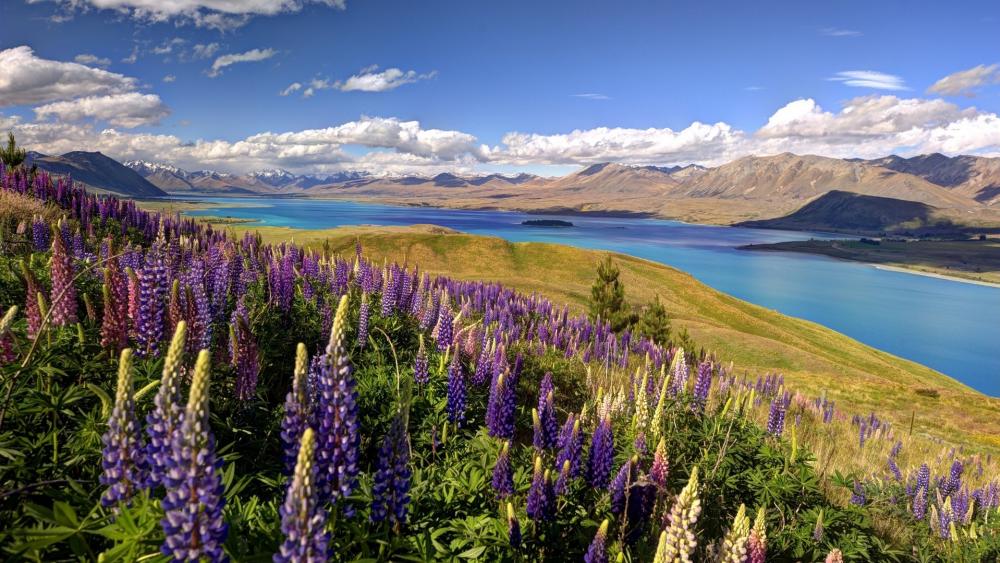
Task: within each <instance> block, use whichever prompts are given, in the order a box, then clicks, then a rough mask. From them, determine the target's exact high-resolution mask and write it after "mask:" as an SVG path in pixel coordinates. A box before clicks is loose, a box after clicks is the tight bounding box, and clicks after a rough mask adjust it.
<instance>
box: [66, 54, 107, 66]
mask: <svg viewBox="0 0 1000 563" xmlns="http://www.w3.org/2000/svg"><path fill="white" fill-rule="evenodd" d="M73 60H74V61H76V62H78V63H80V64H82V65H92V66H108V65H109V64H111V59H109V58H107V57H98V56H97V55H91V54H89V53H82V54H79V55H77V56H75V57H73Z"/></svg>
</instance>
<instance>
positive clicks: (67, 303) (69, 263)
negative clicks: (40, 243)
mask: <svg viewBox="0 0 1000 563" xmlns="http://www.w3.org/2000/svg"><path fill="white" fill-rule="evenodd" d="M50 272H51V276H52V293H51V296H50V298H49V302H50V303H51V304H52V305H51V307H52V313H51V319H52V324H53V325H54V326H66V325H70V324H73V323H75V322H76V321H77V315H76V310H77V304H76V288H75V287H74V286H73V276H74V273H73V259H72V258H70V256H69V255H68V254H67V253H66V246H65V244H64V243H63V239H62V237H61V236H54V237H52V264H51V266H50Z"/></svg>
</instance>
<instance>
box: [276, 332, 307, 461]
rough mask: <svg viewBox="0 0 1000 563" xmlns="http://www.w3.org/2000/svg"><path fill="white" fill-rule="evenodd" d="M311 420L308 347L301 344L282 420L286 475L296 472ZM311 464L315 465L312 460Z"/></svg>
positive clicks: (298, 348) (296, 354)
mask: <svg viewBox="0 0 1000 563" xmlns="http://www.w3.org/2000/svg"><path fill="white" fill-rule="evenodd" d="M311 419H312V401H311V399H310V393H309V354H308V352H307V351H306V345H305V344H302V343H301V342H300V343H299V345H298V347H297V348H296V350H295V371H294V374H293V377H292V388H291V390H289V391H288V394H287V395H286V396H285V416H284V417H283V418H282V419H281V443H282V445H283V446H284V453H285V474H286V475H291V474H292V472H293V471H294V470H295V464H296V462H297V460H298V455H299V444H300V443H301V441H302V433H303V432H305V430H306V428H308V427H309V425H310V423H311ZM309 463H310V464H312V463H313V462H312V460H311V459H310V461H309Z"/></svg>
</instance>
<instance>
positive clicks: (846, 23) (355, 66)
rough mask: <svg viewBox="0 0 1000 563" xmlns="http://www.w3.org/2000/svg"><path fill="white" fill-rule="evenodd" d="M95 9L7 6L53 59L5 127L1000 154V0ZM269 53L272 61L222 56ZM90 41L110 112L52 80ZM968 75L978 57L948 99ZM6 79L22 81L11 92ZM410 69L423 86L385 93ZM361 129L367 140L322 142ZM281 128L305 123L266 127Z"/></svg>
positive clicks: (612, 151) (541, 163) (225, 148)
mask: <svg viewBox="0 0 1000 563" xmlns="http://www.w3.org/2000/svg"><path fill="white" fill-rule="evenodd" d="M91 2H93V3H97V2H96V0H73V1H69V0H47V1H39V2H34V3H27V2H24V1H22V0H10V1H5V2H3V3H2V6H0V51H4V50H9V49H17V48H20V47H25V46H26V47H28V48H30V50H31V52H30V55H27V54H25V52H24V51H23V50H21V51H18V52H17V53H16V54H17V57H14V56H13V53H14V52H13V51H10V52H8V54H9V55H11V56H10V58H9V59H8V60H9V61H13V62H11V63H10V64H9V65H8V67H15V66H16V64H21V65H22V66H23V68H20V69H19V70H16V71H11V70H5V69H4V68H2V67H0V125H5V126H6V128H13V129H16V130H18V132H19V134H22V136H23V137H25V138H27V139H28V140H29V141H35V144H37V145H38V147H40V148H44V149H48V150H50V151H53V152H55V151H58V150H61V149H66V148H69V146H70V144H72V143H89V144H92V145H95V146H96V147H97V148H101V149H103V150H105V152H108V153H109V154H112V155H113V156H117V157H119V158H138V157H143V158H149V159H154V160H164V161H171V162H173V163H175V164H180V165H183V166H186V167H192V166H199V165H204V166H207V167H212V168H220V169H232V170H239V169H241V168H248V167H256V166H264V165H275V166H285V167H288V168H291V169H296V170H300V171H305V170H312V169H316V170H335V169H345V168H365V169H371V170H373V171H390V172H402V171H409V170H417V171H419V170H428V171H430V170H437V169H456V170H466V171H472V170H478V171H488V170H505V171H514V170H529V171H534V172H541V173H559V172H563V171H566V170H569V169H572V168H575V167H577V166H581V165H585V164H588V163H590V162H594V161H600V160H617V161H622V162H633V163H636V164H644V163H655V164H673V163H686V162H702V163H707V164H711V163H716V162H720V161H724V160H727V159H730V158H735V157H739V156H742V155H745V154H758V153H768V152H781V151H782V150H791V151H794V152H816V153H819V154H827V155H830V156H875V155H876V153H880V154H885V153H887V152H901V153H916V152H924V151H931V150H941V151H943V152H953V153H954V152H976V153H982V154H996V153H997V152H998V150H1000V149H998V146H1000V122H998V120H997V119H996V114H997V112H1000V84H998V79H1000V72H997V68H996V67H993V66H992V65H995V64H996V63H998V62H1000V42H998V41H997V39H996V38H997V37H998V36H1000V4H998V3H996V2H985V1H984V2H950V3H948V4H947V5H940V4H939V3H936V2H913V1H902V0H900V1H884V2H850V1H838V2H823V3H816V2H791V1H783V2H778V1H761V2H752V3H749V2H748V3H743V2H725V3H724V2H662V1H661V2H653V1H650V2H638V1H635V2H616V3H608V2H590V1H582V2H555V1H551V2H537V1H535V2H518V1H511V2H505V3H484V2H468V1H464V2H459V1H456V2H431V3H417V2H395V1H388V0H346V4H343V5H340V6H337V5H333V4H337V0H322V1H312V2H310V1H306V0H252V1H250V2H247V3H246V4H247V5H248V6H250V7H249V8H246V10H247V11H248V13H233V12H232V10H231V9H230V11H228V12H226V11H219V10H217V9H215V8H216V7H219V6H221V7H225V6H226V4H228V3H226V2H222V1H220V0H178V1H177V2H174V3H173V5H175V6H177V9H176V10H172V11H169V12H163V11H158V10H161V9H158V8H155V6H157V4H158V3H157V2H154V1H153V0H101V4H102V5H114V6H117V9H97V8H94V7H93V6H92V5H91ZM226 9H228V8H226ZM220 22H222V23H221V27H223V28H224V29H218V27H220ZM198 45H200V46H201V47H200V48H198V49H197V50H196V46H198ZM247 53H250V55H249V56H247V57H245V58H259V59H262V60H258V61H246V62H235V63H233V64H229V65H220V62H219V61H220V57H226V56H227V55H228V56H232V55H243V54H247ZM133 54H134V55H135V58H134V60H132V59H129V57H130V56H131V55H133ZM80 55H93V57H88V58H80V59H77V60H78V61H79V63H78V64H83V65H84V66H86V67H88V68H91V69H97V70H98V71H100V70H102V69H103V70H106V71H107V72H109V73H113V74H115V75H118V76H121V77H124V80H126V81H128V79H134V80H132V81H131V82H130V83H128V84H121V83H120V84H117V85H116V84H110V85H109V84H106V83H103V82H101V84H98V85H96V86H94V85H93V84H91V85H90V86H88V82H87V81H88V80H90V79H92V78H94V77H88V76H74V77H71V78H67V77H66V76H62V77H61V78H60V79H61V80H79V81H81V86H80V90H79V93H80V96H78V98H82V97H87V96H90V97H102V96H103V97H107V96H115V98H113V99H109V100H103V101H100V100H98V101H95V100H93V99H91V100H89V101H88V102H86V103H83V102H79V101H74V100H78V98H74V97H73V96H74V93H73V88H72V83H70V84H68V85H61V86H67V87H60V88H55V87H53V88H54V89H55V90H58V92H59V93H58V94H56V93H52V92H50V90H52V89H53V88H49V90H46V89H45V88H41V90H39V88H40V86H39V85H40V84H41V85H42V86H45V84H42V83H44V81H45V80H46V79H51V76H48V75H46V70H45V68H48V67H46V65H48V66H51V67H52V68H53V69H55V70H52V69H49V70H50V71H51V72H50V73H49V74H51V73H52V72H54V73H55V74H60V75H69V74H74V75H75V74H80V73H73V72H64V71H66V68H65V67H60V66H58V65H59V64H68V63H70V62H72V61H74V59H75V58H77V57H79V56H80ZM102 59H105V60H102ZM225 61H226V59H222V62H223V63H224V62H225ZM213 64H214V65H216V67H217V68H218V72H217V73H213V71H212V68H213ZM373 65H377V67H378V68H372V67H373ZM43 67H45V68H43ZM32 68H34V69H36V70H35V71H32V70H31V69H32ZM391 69H395V70H391ZM976 69H978V71H977V70H976ZM387 70H388V71H389V72H390V74H389V75H383V74H379V73H385V72H386V71H387ZM962 71H974V72H971V73H970V74H967V75H959V76H958V77H957V78H955V79H954V80H952V82H951V83H948V84H946V85H945V87H940V88H937V89H934V90H928V89H929V88H932V87H933V85H934V84H935V83H937V82H938V81H939V80H942V79H944V78H945V77H947V76H949V75H953V74H954V73H958V72H962ZM5 72H6V73H8V74H14V73H15V72H16V75H15V76H13V78H11V77H8V79H7V84H6V89H5V86H4V84H5V82H4V73H5ZM31 72H36V74H37V76H35V75H32V74H31ZM844 73H846V74H844ZM213 74H214V75H213ZM393 75H400V76H399V77H396V81H397V82H402V84H400V85H398V86H396V87H391V88H390V87H387V86H386V85H384V84H383V85H382V86H381V87H377V86H372V84H373V83H374V82H373V81H375V82H377V81H378V80H379V79H380V78H381V79H385V78H386V77H387V76H388V77H390V78H391V77H392V76H393ZM352 76H354V77H355V80H354V81H353V82H348V80H349V79H350V78H351V77H352ZM166 77H171V78H167V80H168V81H165V80H164V79H165V78H166ZM400 77H402V79H403V80H401V81H400V80H399V78H400ZM97 79H98V81H99V82H100V81H101V80H103V78H101V77H97ZM109 80H112V81H113V79H109ZM314 80H315V81H319V82H318V84H319V85H320V88H319V89H317V88H313V90H314V92H313V93H312V95H311V96H309V97H304V96H303V94H304V93H305V92H306V90H307V89H308V88H309V86H310V82H311V81H314ZM338 81H339V82H338ZM294 83H298V84H300V85H301V86H300V87H299V88H298V89H294V88H293V89H292V91H290V92H289V93H288V95H284V96H282V95H280V93H281V92H282V91H284V90H286V89H287V88H288V87H289V86H290V85H292V84H294ZM348 84H369V86H367V87H365V88H364V89H360V90H359V89H351V87H350V86H348ZM394 84H395V82H394V83H392V84H389V86H392V85H394ZM88 87H89V88H90V89H89V90H88V89H87V88H88ZM24 88H35V90H34V92H33V93H28V94H25V93H24V92H25V91H24ZM373 90H378V91H373ZM127 94H130V95H129V96H126V95H127ZM154 97H155V98H157V99H156V100H153V98H154ZM52 104H56V105H55V106H52ZM115 104H119V105H115ZM95 106H97V107H100V108H104V109H103V110H101V109H96V110H95V109H94V108H95ZM140 106H141V107H140ZM39 107H46V109H44V110H42V113H41V114H40V113H39V112H38V108H39ZM118 108H120V109H118ZM845 108H853V109H851V110H850V111H849V112H848V114H852V115H848V116H847V118H845V115H844V110H845ZM859 108H860V109H859ZM783 109H784V110H785V111H784V112H783V113H782V110H783ZM862 111H863V112H865V114H866V116H867V118H866V119H862V120H860V121H858V120H857V116H859V115H860V114H861V113H862ZM133 114H134V116H133V118H132V119H125V118H119V119H117V122H116V123H110V124H109V116H111V115H119V116H120V115H133ZM776 115H779V116H783V117H782V118H781V119H779V120H778V121H779V122H775V123H774V124H773V126H771V127H768V122H769V120H772V118H773V117H774V116H776ZM824 116H825V117H824ZM370 119H378V120H381V121H378V122H377V123H376V125H377V127H374V128H376V129H378V132H377V134H375V135H374V138H372V135H370V134H369V133H371V132H370V131H367V133H365V134H361V133H359V132H358V131H357V129H359V128H360V129H366V130H368V129H372V128H373V126H372V125H371V123H370V122H369V121H366V120H370ZM824 119H825V120H826V122H823V120H824ZM414 123H415V124H416V126H414V125H413V124H414ZM697 123H701V124H705V126H704V127H692V124H697ZM885 123H890V124H892V125H891V126H888V127H887V126H886V125H885ZM344 125H347V127H346V129H351V130H352V131H351V132H350V133H348V132H345V131H337V132H336V134H334V135H332V136H331V135H330V134H329V133H330V132H329V131H326V134H325V135H324V134H323V133H319V132H321V131H324V130H326V129H327V128H336V127H340V126H344ZM60 128H62V129H60ZM602 128H607V129H602ZM108 129H112V130H114V131H115V133H116V134H115V135H114V136H110V135H109V134H107V130H108ZM22 131H23V133H22ZM310 131H311V132H313V133H311V134H305V133H304V132H310ZM574 131H578V132H579V134H578V135H575V136H574V135H573V132H574ZM267 132H269V133H273V134H283V133H288V134H290V135H291V136H292V137H295V138H294V139H291V140H289V139H282V138H280V136H275V137H274V138H272V137H268V138H265V139H260V138H257V139H256V140H255V141H248V139H253V138H254V137H255V136H258V134H260V133H267ZM513 132H518V133H523V134H524V135H522V136H521V137H518V138H516V139H511V138H510V137H509V136H508V135H509V134H510V133H513ZM60 133H61V134H62V137H58V135H60ZM387 137H391V139H387ZM508 141H509V142H508ZM241 143H243V145H247V144H253V145H255V146H254V147H252V148H247V146H243V145H240V144H241ZM193 144H199V145H200V146H199V147H198V148H197V150H194V149H191V145H193ZM234 145H240V146H234ZM609 147H610V148H609ZM76 148H88V147H84V146H80V147H76ZM186 149H187V150H186ZM267 152H271V153H274V154H273V155H271V156H268V155H267V154H266V153H267Z"/></svg>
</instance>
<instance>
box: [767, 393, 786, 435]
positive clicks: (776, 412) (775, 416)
mask: <svg viewBox="0 0 1000 563" xmlns="http://www.w3.org/2000/svg"><path fill="white" fill-rule="evenodd" d="M784 430H785V401H784V400H783V399H781V398H780V397H779V398H777V399H774V400H773V401H771V411H770V413H769V414H768V416H767V431H768V432H770V433H771V434H773V435H774V436H781V433H782V432H784Z"/></svg>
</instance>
